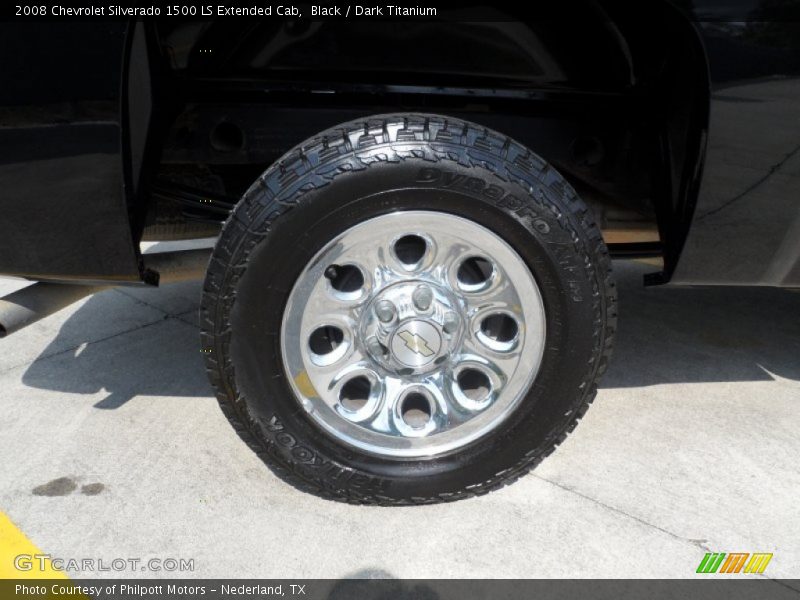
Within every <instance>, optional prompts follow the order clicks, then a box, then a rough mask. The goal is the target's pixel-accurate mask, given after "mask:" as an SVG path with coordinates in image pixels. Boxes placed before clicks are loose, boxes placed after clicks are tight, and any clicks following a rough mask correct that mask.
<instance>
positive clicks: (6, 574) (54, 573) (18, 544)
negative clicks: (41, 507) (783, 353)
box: [0, 512, 68, 579]
mask: <svg viewBox="0 0 800 600" xmlns="http://www.w3.org/2000/svg"><path fill="white" fill-rule="evenodd" d="M20 554H22V555H25V557H26V558H27V556H30V557H31V560H30V562H29V563H28V561H26V560H25V559H23V564H30V566H31V569H30V571H20V570H18V569H16V568H15V567H14V561H15V560H16V558H17V557H18V556H19V555H20ZM36 554H44V553H43V552H42V551H41V550H39V548H38V547H37V546H36V544H34V543H33V542H32V541H30V540H29V539H28V538H27V537H26V535H25V534H24V533H22V532H21V531H20V530H19V528H18V527H17V526H16V525H14V523H13V522H12V521H11V519H9V518H8V516H7V515H6V514H5V513H3V512H0V579H68V577H67V575H66V574H65V573H64V571H59V570H58V569H54V568H53V566H52V565H51V564H50V561H49V560H46V561H45V564H44V567H45V568H44V569H42V568H41V566H42V565H41V563H40V561H39V559H34V558H33V556H34V555H36Z"/></svg>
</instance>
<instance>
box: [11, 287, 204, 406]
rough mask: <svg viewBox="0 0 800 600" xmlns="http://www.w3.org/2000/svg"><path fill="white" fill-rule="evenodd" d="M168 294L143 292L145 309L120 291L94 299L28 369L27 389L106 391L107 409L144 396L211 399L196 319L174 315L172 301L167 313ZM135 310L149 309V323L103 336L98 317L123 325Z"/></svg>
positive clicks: (142, 321) (141, 322) (25, 376)
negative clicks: (164, 297) (163, 301)
mask: <svg viewBox="0 0 800 600" xmlns="http://www.w3.org/2000/svg"><path fill="white" fill-rule="evenodd" d="M164 291H165V290H158V289H154V290H149V291H146V292H145V293H142V292H138V293H137V296H138V297H139V298H144V302H142V301H141V300H139V299H134V298H131V297H130V296H126V295H124V294H123V293H120V292H116V291H113V292H103V293H101V294H97V295H95V296H93V297H91V298H89V300H87V301H86V302H85V304H84V305H83V306H81V308H80V309H79V310H77V311H75V312H74V313H73V314H72V315H70V317H69V318H68V319H67V320H66V321H65V322H64V324H63V325H62V326H61V328H60V329H59V332H58V335H57V336H56V337H55V338H54V339H52V340H51V341H50V343H49V344H48V345H47V347H46V348H45V349H44V350H43V351H42V352H41V353H40V354H39V356H38V357H37V358H36V360H34V361H33V362H32V363H31V364H30V366H29V367H28V368H27V369H26V371H25V372H24V374H23V376H22V382H23V383H24V384H25V385H27V386H29V387H33V388H38V389H44V390H51V391H55V392H62V393H68V394H80V395H97V394H100V393H102V392H105V393H106V395H105V396H104V397H103V398H102V399H100V400H99V401H98V402H97V403H96V404H95V405H94V406H95V408H99V409H106V410H108V409H116V408H119V407H120V406H122V405H124V404H125V403H126V402H128V401H130V400H131V399H133V398H135V397H137V396H157V397H164V398H170V397H205V398H207V397H209V396H211V395H212V392H211V388H210V387H209V384H208V379H207V377H206V373H205V369H204V366H203V360H202V356H201V354H200V349H199V348H200V342H199V333H198V328H197V325H196V318H195V315H194V314H192V312H193V311H189V312H183V313H182V314H170V312H169V303H168V302H167V303H166V305H167V306H166V309H165V308H159V307H158V304H157V301H158V300H159V297H158V294H159V293H163V292H164ZM125 293H127V292H125ZM192 296H194V294H192ZM197 297H198V298H199V289H198V293H197ZM149 301H153V302H152V303H150V302H149ZM192 302H193V303H194V304H195V306H196V301H194V299H193V300H192ZM132 305H138V306H136V307H137V308H144V311H146V312H144V315H145V317H146V318H145V317H139V322H137V320H136V319H133V320H129V321H127V322H126V323H125V325H124V328H123V327H122V326H120V327H118V328H117V329H121V331H116V332H113V333H111V334H106V332H105V331H103V330H101V329H100V327H101V326H100V325H99V324H98V321H97V316H98V315H99V316H101V317H102V318H105V319H122V318H123V317H124V316H125V315H126V313H129V312H130V311H131V306H132ZM181 308H182V309H183V308H185V307H184V306H183V305H182V306H181ZM103 326H104V327H108V326H109V323H108V322H106V323H104V324H103Z"/></svg>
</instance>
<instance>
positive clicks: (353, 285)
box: [325, 265, 364, 294]
mask: <svg viewBox="0 0 800 600" xmlns="http://www.w3.org/2000/svg"><path fill="white" fill-rule="evenodd" d="M325 277H327V278H328V280H329V281H330V282H331V287H332V288H333V289H335V290H336V291H337V292H342V293H343V294H352V293H353V292H357V291H359V290H360V289H361V288H362V287H364V274H363V273H362V272H361V269H359V268H358V267H356V266H355V265H331V266H330V267H328V268H327V269H325Z"/></svg>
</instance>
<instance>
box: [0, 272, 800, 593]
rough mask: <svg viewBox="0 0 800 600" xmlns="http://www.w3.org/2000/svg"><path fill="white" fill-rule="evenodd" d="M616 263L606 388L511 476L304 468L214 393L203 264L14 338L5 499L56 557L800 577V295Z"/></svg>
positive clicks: (0, 494) (205, 567)
mask: <svg viewBox="0 0 800 600" xmlns="http://www.w3.org/2000/svg"><path fill="white" fill-rule="evenodd" d="M615 268H616V271H617V277H618V280H619V283H620V315H621V319H620V327H619V338H618V340H617V346H616V354H615V358H614V361H613V366H612V368H611V369H610V371H609V372H608V374H607V375H606V377H605V379H604V380H603V384H602V389H601V390H600V393H599V395H598V397H597V400H596V401H595V404H594V406H593V407H592V409H591V410H590V411H589V412H588V414H587V416H586V418H585V419H584V420H583V422H582V423H581V425H580V426H579V427H578V428H577V429H576V431H575V433H574V434H573V435H572V436H571V437H570V438H569V439H568V440H567V441H566V442H565V443H564V444H563V445H562V446H561V447H560V448H559V449H558V451H557V452H556V453H555V454H554V455H553V456H551V457H550V458H548V459H547V460H546V461H545V462H544V464H543V465H541V467H540V468H538V469H537V470H536V471H535V472H534V473H533V474H531V475H529V476H527V477H524V478H523V479H522V480H521V481H519V482H518V483H516V484H514V485H512V486H510V487H508V488H506V489H503V490H501V491H499V492H495V493H492V494H490V495H488V496H484V497H482V498H478V499H473V500H467V501H462V502H457V503H454V504H446V505H438V506H426V507H419V508H399V509H395V508H368V507H358V506H348V505H342V504H338V503H333V502H328V501H325V500H320V499H318V498H316V497H313V496H309V495H306V494H303V493H300V492H298V491H296V490H294V489H293V488H291V487H289V486H288V485H286V484H285V483H283V482H282V481H281V480H279V479H278V478H276V477H275V476H274V475H273V474H272V473H271V472H270V471H269V470H268V469H267V468H266V467H265V466H264V465H263V464H262V463H261V462H260V461H259V460H258V459H257V458H256V457H255V455H254V454H253V453H252V452H251V451H250V450H249V449H248V448H247V447H246V446H245V445H244V444H243V443H242V442H241V441H240V440H239V438H238V437H237V436H236V435H235V433H234V432H233V430H232V428H231V427H230V426H229V425H228V423H227V421H226V420H225V418H224V417H223V415H222V413H221V412H220V410H219V409H218V407H217V403H216V401H215V400H214V398H213V397H212V395H211V392H210V389H209V386H208V384H207V382H206V376H205V373H204V370H203V365H202V360H201V356H200V352H199V350H198V331H197V324H196V316H195V313H196V310H197V305H198V296H199V291H200V285H199V284H198V283H189V284H175V285H173V286H170V287H165V288H163V289H133V288H125V289H117V290H113V291H107V292H104V293H101V294H98V295H96V296H94V297H91V298H89V299H86V300H84V301H82V302H81V303H79V304H76V305H74V306H72V307H70V308H68V309H66V310H64V311H62V312H60V313H58V314H56V315H54V316H52V317H50V318H48V319H46V320H44V321H42V322H40V323H38V324H36V325H33V326H31V327H30V328H28V329H26V330H23V331H21V332H19V333H17V334H14V335H12V336H11V337H9V338H7V339H4V340H2V341H0V407H1V408H2V415H3V417H2V419H0V465H2V468H0V510H1V511H3V512H5V513H6V514H7V515H8V516H9V517H10V518H11V520H12V521H13V522H14V523H16V525H17V526H18V527H19V528H20V529H21V530H22V531H23V532H24V533H25V534H26V535H27V536H28V537H29V538H30V540H32V541H33V542H34V543H35V544H36V545H37V546H38V547H39V548H41V549H42V550H43V551H45V552H47V553H50V554H52V555H53V556H57V557H63V558H85V557H88V558H95V559H104V560H105V561H109V562H110V561H111V560H112V559H114V558H120V557H121V558H139V557H140V558H144V559H147V558H150V557H158V558H162V559H163V558H184V559H194V564H195V570H194V572H193V573H182V574H181V575H183V576H192V577H256V576H257V577H330V578H341V577H352V576H393V577H404V578H405V577H417V578H424V577H448V578H454V577H481V578H482V577H490V578H501V577H667V578H680V577H690V576H693V575H694V573H695V569H696V567H697V565H698V563H699V562H700V560H701V559H702V558H703V556H704V554H705V553H706V552H707V551H714V552H772V553H774V558H773V559H772V562H771V563H770V564H769V566H768V568H767V570H766V572H765V576H767V577H770V578H798V577H800V511H798V504H797V502H798V497H800V493H799V492H800V460H799V459H800V435H798V431H800V293H793V292H789V291H780V290H769V289H762V290H750V289H742V290H731V289H706V290H699V289H664V288H659V289H643V288H642V287H641V276H642V274H643V273H645V272H648V271H650V270H652V267H648V266H646V265H643V264H640V263H634V262H618V263H616V265H615ZM19 285H20V284H19V283H18V282H13V281H10V280H4V281H3V282H1V283H0V292H2V293H4V292H7V291H10V290H11V289H12V288H13V287H19ZM70 575H71V576H85V577H86V576H93V575H102V576H114V575H116V576H136V575H138V573H135V572H133V573H131V572H130V571H123V572H120V573H114V572H111V573H92V572H85V571H84V572H78V573H75V572H72V573H70ZM158 575H159V574H158V573H147V576H158ZM738 577H741V575H740V576H738ZM798 595H799V596H800V593H798Z"/></svg>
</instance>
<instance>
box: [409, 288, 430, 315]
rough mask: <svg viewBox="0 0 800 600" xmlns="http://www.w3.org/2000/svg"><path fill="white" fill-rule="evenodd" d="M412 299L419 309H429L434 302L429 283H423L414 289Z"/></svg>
mask: <svg viewBox="0 0 800 600" xmlns="http://www.w3.org/2000/svg"><path fill="white" fill-rule="evenodd" d="M411 299H412V300H413V301H414V306H416V307H417V309H418V310H428V309H429V308H430V306H431V302H433V291H431V288H429V287H428V286H427V285H421V286H419V287H418V288H417V289H415V290H414V293H413V294H412V295H411Z"/></svg>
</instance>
